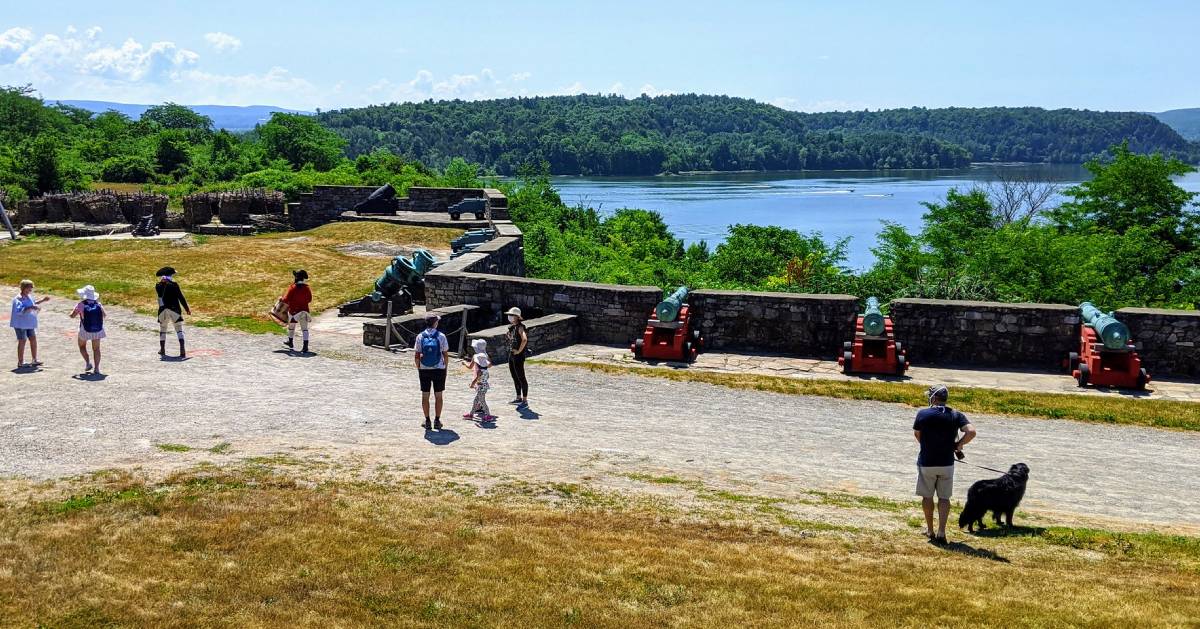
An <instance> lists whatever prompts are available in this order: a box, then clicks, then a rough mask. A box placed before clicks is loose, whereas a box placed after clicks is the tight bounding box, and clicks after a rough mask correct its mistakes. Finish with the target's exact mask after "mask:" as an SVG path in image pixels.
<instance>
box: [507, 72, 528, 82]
mask: <svg viewBox="0 0 1200 629" xmlns="http://www.w3.org/2000/svg"><path fill="white" fill-rule="evenodd" d="M531 76H533V74H532V73H530V72H517V73H516V74H510V75H509V77H508V80H509V81H512V82H513V83H520V82H521V81H528V80H529V77H531Z"/></svg>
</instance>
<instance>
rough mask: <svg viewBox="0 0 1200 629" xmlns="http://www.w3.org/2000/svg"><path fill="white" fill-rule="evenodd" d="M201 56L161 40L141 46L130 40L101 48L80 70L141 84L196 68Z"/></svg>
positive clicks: (83, 61)
mask: <svg viewBox="0 0 1200 629" xmlns="http://www.w3.org/2000/svg"><path fill="white" fill-rule="evenodd" d="M199 59H200V55H198V54H196V53H194V52H192V51H190V50H187V49H184V48H179V47H177V46H176V45H175V44H174V43H172V42H166V41H160V42H154V43H153V44H150V46H149V47H144V46H142V45H141V44H139V43H138V42H136V41H134V40H133V39H132V38H130V39H126V40H125V43H124V44H121V47H120V48H112V47H107V46H105V47H100V48H97V49H96V50H93V51H91V52H89V53H87V54H85V55H84V56H83V59H82V60H81V61H80V62H79V66H78V67H79V70H80V72H82V73H83V74H97V75H100V76H106V77H108V78H112V79H122V80H126V81H140V80H142V79H144V78H146V77H159V76H165V75H167V74H168V73H170V72H172V71H174V70H177V69H179V68H182V67H185V66H190V65H195V63H196V61H197V60H199Z"/></svg>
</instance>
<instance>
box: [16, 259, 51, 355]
mask: <svg viewBox="0 0 1200 629" xmlns="http://www.w3.org/2000/svg"><path fill="white" fill-rule="evenodd" d="M47 301H50V298H49V297H42V298H41V299H36V298H35V297H34V296H33V281H32V280H21V294H19V295H17V296H16V297H13V300H12V315H11V316H10V317H9V319H8V325H9V326H10V327H12V329H14V330H16V332H17V369H24V368H26V367H40V366H41V364H42V361H40V360H38V355H37V350H38V347H37V327H38V312H41V310H42V308H41V304H44V303H46V302H47ZM26 343H28V344H29V353H30V356H31V357H32V358H33V361H32V362H29V363H26V362H25V344H26Z"/></svg>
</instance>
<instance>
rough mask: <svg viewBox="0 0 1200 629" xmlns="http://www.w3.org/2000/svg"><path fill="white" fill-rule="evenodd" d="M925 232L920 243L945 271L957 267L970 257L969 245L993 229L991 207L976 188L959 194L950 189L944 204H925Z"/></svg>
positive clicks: (984, 194) (985, 196) (923, 218)
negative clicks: (928, 249)
mask: <svg viewBox="0 0 1200 629" xmlns="http://www.w3.org/2000/svg"><path fill="white" fill-rule="evenodd" d="M921 205H924V206H925V208H926V209H927V210H929V211H928V212H926V213H925V215H924V216H923V217H922V220H923V221H924V224H925V228H924V230H923V231H922V232H921V240H922V242H924V243H925V244H926V245H928V246H929V248H930V249H931V250H932V253H933V255H934V256H935V257H936V258H937V260H938V263H939V264H940V265H941V266H942V267H944V268H954V267H957V266H959V265H960V264H961V263H962V262H963V260H964V259H966V258H967V257H968V256H969V255H970V254H971V248H972V245H973V244H974V243H975V241H976V239H977V238H979V237H980V236H981V235H982V234H983V233H984V232H987V231H991V229H992V227H993V216H992V204H991V203H990V202H989V201H988V198H987V193H986V192H984V191H983V190H980V189H979V188H972V189H971V190H968V191H967V192H965V193H964V192H959V191H958V190H957V189H955V188H951V189H950V191H949V192H947V193H946V200H945V202H943V203H932V202H924V203H922V204H921Z"/></svg>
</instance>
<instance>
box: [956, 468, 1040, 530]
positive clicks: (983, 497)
mask: <svg viewBox="0 0 1200 629" xmlns="http://www.w3.org/2000/svg"><path fill="white" fill-rule="evenodd" d="M1028 481H1029V466H1028V465H1025V464H1024V463H1017V464H1016V465H1014V466H1012V467H1010V468H1008V473H1007V474H1005V475H1004V476H1001V477H1000V478H996V479H993V480H981V481H976V482H975V484H974V485H971V489H970V490H968V491H967V505H966V506H965V507H963V510H962V513H961V514H959V516H958V528H960V529H961V528H963V527H966V529H967V530H968V531H970V532H972V533H974V532H975V525H976V524H978V525H979V528H981V529H984V528H987V527H986V526H984V524H983V516H985V515H987V512H988V511H991V512H992V518H993V519H994V520H995V521H996V524H997V525H999V524H1000V516H1001V515H1002V514H1003V515H1004V517H1005V524H1007V525H1008V526H1009V527H1010V528H1011V527H1012V525H1013V523H1012V520H1013V511H1016V510H1017V505H1019V504H1021V498H1022V497H1024V496H1025V483H1026V482H1028Z"/></svg>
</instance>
